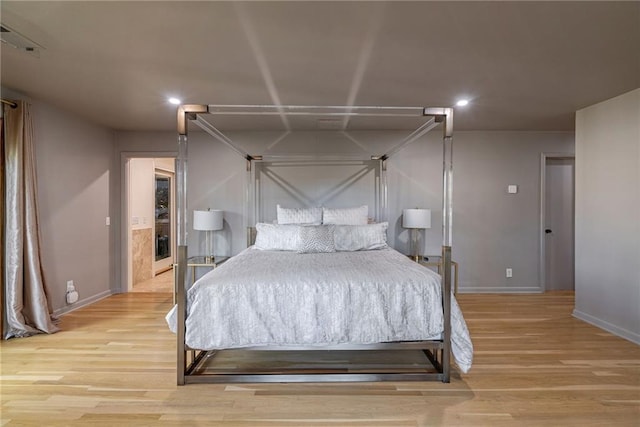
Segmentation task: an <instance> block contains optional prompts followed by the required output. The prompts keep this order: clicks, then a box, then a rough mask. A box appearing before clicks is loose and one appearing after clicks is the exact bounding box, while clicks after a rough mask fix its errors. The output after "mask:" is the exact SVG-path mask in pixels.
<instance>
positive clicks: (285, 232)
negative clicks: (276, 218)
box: [255, 222, 301, 251]
mask: <svg viewBox="0 0 640 427" xmlns="http://www.w3.org/2000/svg"><path fill="white" fill-rule="evenodd" d="M300 228H301V227H300V226H297V225H280V224H267V223H262V222H261V223H258V224H256V242H255V247H256V248H257V249H262V250H264V251H297V250H298V248H299V247H300Z"/></svg>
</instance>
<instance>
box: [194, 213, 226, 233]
mask: <svg viewBox="0 0 640 427" xmlns="http://www.w3.org/2000/svg"><path fill="white" fill-rule="evenodd" d="M223 219H224V214H223V211H219V210H209V211H193V229H194V230H200V231H214V230H222V228H223V226H222V220H223Z"/></svg>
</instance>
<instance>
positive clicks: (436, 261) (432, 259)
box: [418, 255, 458, 295]
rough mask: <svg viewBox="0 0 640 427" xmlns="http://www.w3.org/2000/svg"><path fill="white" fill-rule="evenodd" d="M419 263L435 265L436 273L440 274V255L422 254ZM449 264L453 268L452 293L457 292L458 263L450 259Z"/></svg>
mask: <svg viewBox="0 0 640 427" xmlns="http://www.w3.org/2000/svg"><path fill="white" fill-rule="evenodd" d="M418 262H419V263H420V264H421V265H424V266H425V267H436V268H437V271H438V274H441V272H440V270H441V269H442V257H441V256H440V255H428V256H424V257H423V259H422V260H421V261H418ZM451 266H452V269H453V294H454V295H457V294H458V263H457V262H455V261H451Z"/></svg>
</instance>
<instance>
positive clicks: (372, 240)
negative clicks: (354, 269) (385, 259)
mask: <svg viewBox="0 0 640 427" xmlns="http://www.w3.org/2000/svg"><path fill="white" fill-rule="evenodd" d="M388 227H389V223H387V222H380V223H377V224H367V225H336V226H335V229H334V232H333V235H334V239H335V246H336V251H349V252H351V251H367V250H373V249H383V248H386V247H387V228H388Z"/></svg>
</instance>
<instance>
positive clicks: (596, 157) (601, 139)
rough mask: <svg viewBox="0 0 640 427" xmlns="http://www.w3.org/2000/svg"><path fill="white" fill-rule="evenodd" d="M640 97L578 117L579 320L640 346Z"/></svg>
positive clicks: (621, 99) (593, 108) (619, 99)
mask: <svg viewBox="0 0 640 427" xmlns="http://www.w3.org/2000/svg"><path fill="white" fill-rule="evenodd" d="M639 261H640V89H636V90H634V91H632V92H629V93H627V94H624V95H621V96H618V97H616V98H613V99H610V100H608V101H604V102H601V103H599V104H596V105H594V106H591V107H588V108H585V109H582V110H580V111H578V112H577V115H576V307H575V312H574V314H575V315H576V317H579V318H580V319H583V320H585V321H587V322H590V323H593V324H595V325H597V326H600V327H601V328H603V329H606V330H608V331H610V332H613V333H615V334H617V335H620V336H622V337H625V338H627V339H629V340H631V341H634V342H636V343H640V267H639Z"/></svg>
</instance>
